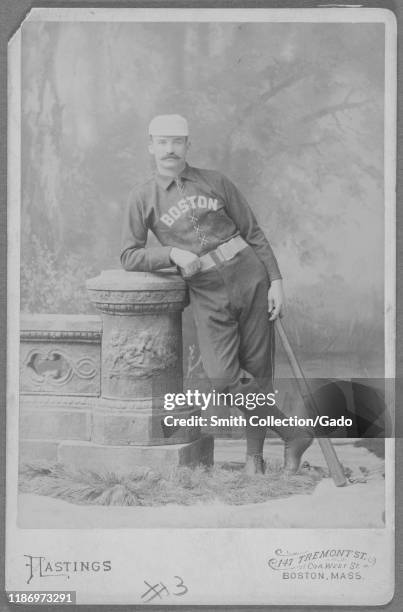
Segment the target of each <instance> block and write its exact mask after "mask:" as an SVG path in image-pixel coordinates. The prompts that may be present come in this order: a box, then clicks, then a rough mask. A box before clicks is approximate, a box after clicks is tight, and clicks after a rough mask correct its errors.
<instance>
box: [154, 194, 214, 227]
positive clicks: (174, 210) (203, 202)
mask: <svg viewBox="0 0 403 612" xmlns="http://www.w3.org/2000/svg"><path fill="white" fill-rule="evenodd" d="M190 208H206V209H207V210H217V209H218V200H217V199H216V198H214V199H213V198H206V197H205V196H203V195H199V196H197V195H195V196H187V197H185V198H182V200H179V202H178V203H177V204H176V205H175V206H171V207H170V208H169V209H168V212H167V213H165V214H164V215H161V217H160V219H161V221H162V222H163V223H165V225H167V226H168V227H170V226H171V225H172V224H173V223H175V221H176V220H177V219H179V217H180V216H181V215H183V214H184V213H185V212H187V211H188V210H189V209H190Z"/></svg>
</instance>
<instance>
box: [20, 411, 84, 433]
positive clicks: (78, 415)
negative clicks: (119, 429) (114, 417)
mask: <svg viewBox="0 0 403 612" xmlns="http://www.w3.org/2000/svg"><path fill="white" fill-rule="evenodd" d="M91 420H92V415H91V412H90V411H89V410H88V411H85V410H76V411H74V410H69V411H61V410H42V411H41V410H24V411H21V415H20V436H21V438H23V439H26V440H36V439H44V440H55V439H66V438H68V439H69V440H89V439H90V438H91Z"/></svg>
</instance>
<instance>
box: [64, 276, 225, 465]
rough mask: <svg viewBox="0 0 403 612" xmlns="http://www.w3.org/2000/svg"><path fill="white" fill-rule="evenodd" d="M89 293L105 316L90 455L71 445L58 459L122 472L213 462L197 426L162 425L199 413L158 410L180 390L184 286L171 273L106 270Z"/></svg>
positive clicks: (94, 280) (209, 443)
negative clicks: (168, 419)
mask: <svg viewBox="0 0 403 612" xmlns="http://www.w3.org/2000/svg"><path fill="white" fill-rule="evenodd" d="M87 288H88V291H89V295H90V299H91V301H92V302H93V304H95V306H96V307H97V309H98V310H100V312H101V316H102V344H101V395H100V398H99V400H98V402H97V404H96V405H95V407H94V411H93V421H92V435H91V443H92V448H91V449H90V450H91V452H90V453H89V452H88V451H89V449H88V448H86V447H85V445H83V444H80V443H77V444H74V445H72V444H69V445H68V446H69V449H70V450H69V451H67V449H66V448H64V449H63V448H62V449H61V455H62V457H61V458H62V459H64V460H67V459H70V461H71V460H74V462H75V463H79V462H80V461H82V464H85V465H86V466H88V467H92V468H94V469H95V468H99V467H101V466H102V467H105V468H107V469H109V470H116V471H120V472H122V471H125V472H126V471H130V469H133V467H135V466H136V465H151V466H154V467H160V466H161V464H166V463H170V464H177V465H180V464H190V463H198V462H199V461H205V462H207V463H212V450H213V448H212V439H211V437H210V436H201V435H200V428H199V427H196V426H189V427H183V426H181V427H168V426H165V425H164V422H163V419H164V417H166V416H167V415H173V416H180V417H182V418H188V417H191V416H192V415H194V416H197V415H198V414H199V411H198V410H197V409H194V408H193V409H189V408H187V407H184V408H180V409H178V410H174V411H169V412H168V411H167V410H165V409H164V407H163V397H164V394H165V393H168V392H169V393H175V392H180V391H182V310H183V308H184V306H185V305H186V302H187V292H186V285H185V283H184V281H183V280H182V279H181V278H180V276H179V275H177V274H175V273H173V272H170V271H166V272H161V273H158V274H155V273H153V274H151V273H143V272H125V271H124V270H108V271H105V272H102V273H101V274H100V275H99V276H98V277H96V278H92V279H90V280H89V281H88V282H87ZM66 453H67V455H68V456H67V455H66ZM73 454H74V457H73Z"/></svg>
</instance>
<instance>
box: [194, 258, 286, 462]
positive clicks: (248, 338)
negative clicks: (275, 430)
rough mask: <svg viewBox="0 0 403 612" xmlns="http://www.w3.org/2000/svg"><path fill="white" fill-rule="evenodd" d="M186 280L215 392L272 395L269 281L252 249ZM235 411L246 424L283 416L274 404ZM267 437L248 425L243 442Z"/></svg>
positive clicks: (258, 429)
mask: <svg viewBox="0 0 403 612" xmlns="http://www.w3.org/2000/svg"><path fill="white" fill-rule="evenodd" d="M187 282H188V286H189V297H190V303H191V306H192V310H193V316H194V319H195V324H196V329H197V335H198V341H199V348H200V352H201V357H202V362H203V366H204V370H205V372H206V375H207V377H208V378H209V380H210V382H211V384H212V386H213V388H214V389H215V390H216V391H218V392H231V393H232V394H236V393H242V394H243V395H244V396H245V395H246V394H247V393H255V394H256V393H265V394H267V393H270V392H273V375H274V348H275V347H274V326H273V322H271V321H269V316H268V298H267V293H268V289H269V286H270V282H269V279H268V276H267V271H266V268H265V266H264V265H263V263H262V262H261V261H260V260H259V259H258V257H257V255H256V254H255V251H254V250H253V249H252V247H249V246H248V247H246V248H245V249H243V250H242V251H240V252H239V253H237V254H236V255H235V257H233V259H231V260H230V261H226V262H221V263H219V264H217V265H216V266H215V267H214V268H211V269H210V270H207V271H204V272H198V273H197V274H195V275H194V276H192V277H191V278H190V279H187ZM245 372H246V375H245ZM238 408H239V409H240V410H241V411H242V413H243V415H244V416H245V418H246V419H247V422H248V417H251V416H252V415H257V416H258V417H266V416H267V415H269V414H274V415H275V416H283V415H282V414H281V412H280V411H279V410H278V408H277V407H276V406H268V405H264V406H256V407H255V408H254V409H253V410H247V409H246V408H245V406H243V407H241V406H238ZM265 433H266V427H265V426H264V427H256V426H253V427H252V426H250V425H249V422H248V425H247V429H246V434H247V439H249V440H250V439H251V438H253V437H255V438H259V439H262V438H263V440H264V436H265ZM248 453H249V451H248ZM249 454H251V453H249Z"/></svg>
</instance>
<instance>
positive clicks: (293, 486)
mask: <svg viewBox="0 0 403 612" xmlns="http://www.w3.org/2000/svg"><path fill="white" fill-rule="evenodd" d="M323 476H324V473H323V471H320V470H315V469H306V470H302V471H301V474H298V475H294V476H285V475H284V473H283V472H282V470H281V467H280V465H279V464H277V463H273V464H270V463H269V464H268V465H267V469H266V474H265V475H263V476H262V475H257V476H255V477H252V478H251V477H248V476H246V474H245V473H244V472H243V470H242V464H229V463H227V464H225V463H224V464H219V465H216V466H214V467H212V468H206V467H204V466H197V467H194V468H190V467H176V468H170V469H169V468H167V469H163V470H161V471H158V472H157V471H155V470H152V469H150V468H141V467H139V468H136V469H135V470H133V472H132V473H131V474H129V475H119V474H116V473H113V472H94V471H91V470H84V469H83V470H72V469H69V468H68V467H66V466H63V465H61V464H48V463H41V462H36V463H30V464H23V465H22V466H21V469H20V484H19V488H20V491H21V492H23V493H35V494H37V495H46V496H50V497H55V498H60V499H63V500H65V501H68V502H72V503H75V504H86V505H88V504H94V505H101V506H165V505H168V504H179V505H186V506H189V505H194V504H214V503H224V504H228V505H240V504H250V503H259V502H264V501H267V500H268V499H273V498H279V497H288V496H290V495H295V494H303V493H310V492H312V491H313V489H314V488H315V486H316V484H317V483H318V482H319V480H321V478H322V477H323Z"/></svg>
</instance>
